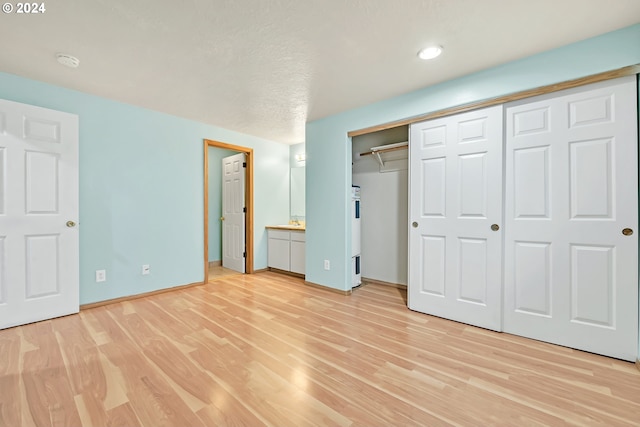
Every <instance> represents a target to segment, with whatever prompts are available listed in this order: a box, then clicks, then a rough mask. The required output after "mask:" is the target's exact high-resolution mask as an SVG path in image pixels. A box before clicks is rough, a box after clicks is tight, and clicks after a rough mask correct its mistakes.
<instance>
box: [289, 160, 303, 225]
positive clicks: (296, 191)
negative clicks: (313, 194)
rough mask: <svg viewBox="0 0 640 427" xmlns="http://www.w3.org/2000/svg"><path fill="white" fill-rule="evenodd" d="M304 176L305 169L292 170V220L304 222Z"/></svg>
mask: <svg viewBox="0 0 640 427" xmlns="http://www.w3.org/2000/svg"><path fill="white" fill-rule="evenodd" d="M304 174H305V168H304V167H301V168H291V183H290V187H289V188H290V192H291V193H290V197H291V204H290V212H289V213H290V215H291V219H298V220H301V221H304V187H305V184H304Z"/></svg>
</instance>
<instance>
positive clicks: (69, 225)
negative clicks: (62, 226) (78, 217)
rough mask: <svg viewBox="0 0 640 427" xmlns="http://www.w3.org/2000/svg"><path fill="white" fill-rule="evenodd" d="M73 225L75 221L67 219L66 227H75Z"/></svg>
mask: <svg viewBox="0 0 640 427" xmlns="http://www.w3.org/2000/svg"><path fill="white" fill-rule="evenodd" d="M75 226H76V223H75V222H73V221H67V227H69V228H73V227H75Z"/></svg>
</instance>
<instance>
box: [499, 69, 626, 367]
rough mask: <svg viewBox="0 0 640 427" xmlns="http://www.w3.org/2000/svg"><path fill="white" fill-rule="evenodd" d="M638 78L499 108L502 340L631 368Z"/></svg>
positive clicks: (620, 80)
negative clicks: (502, 122) (531, 342)
mask: <svg viewBox="0 0 640 427" xmlns="http://www.w3.org/2000/svg"><path fill="white" fill-rule="evenodd" d="M636 93H637V92H636V84H635V76H634V77H629V78H625V79H619V80H615V81H611V82H604V83H600V84H596V85H591V86H587V87H585V88H577V89H572V90H569V91H565V92H560V93H556V94H551V95H550V96H543V97H538V98H532V99H529V100H525V101H521V102H518V103H514V104H509V105H508V106H506V116H505V117H506V176H505V184H506V198H505V214H506V218H505V227H504V228H505V312H504V330H505V331H506V332H511V333H514V334H517V335H523V336H526V337H530V338H535V339H539V340H542V341H547V342H552V343H556V344H560V345H564V346H568V347H573V348H577V349H583V350H587V351H590V352H594V353H599V354H604V355H608V356H613V357H617V358H621V359H626V360H633V359H635V357H636V352H637V349H638V345H637V340H638V329H637V328H638V239H637V236H638V230H637V228H638V170H637V149H636V147H637V141H638V136H637V118H638V112H637V109H636V105H637V104H636Z"/></svg>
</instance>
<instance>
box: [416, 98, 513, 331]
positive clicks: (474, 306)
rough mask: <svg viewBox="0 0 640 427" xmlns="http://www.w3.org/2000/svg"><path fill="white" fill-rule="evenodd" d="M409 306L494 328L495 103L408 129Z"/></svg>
mask: <svg viewBox="0 0 640 427" xmlns="http://www.w3.org/2000/svg"><path fill="white" fill-rule="evenodd" d="M410 138H411V139H410V144H409V145H410V147H409V152H410V159H409V161H410V168H409V169H410V170H409V195H410V197H409V200H410V206H409V217H410V219H409V222H410V225H409V286H408V288H409V295H408V305H409V308H411V309H412V310H416V311H420V312H423V313H427V314H432V315H435V316H440V317H445V318H447V319H451V320H457V321H460V322H464V323H469V324H473V325H476V326H481V327H484V328H489V329H494V330H500V329H501V310H502V282H501V279H502V274H501V272H502V252H501V251H502V229H501V226H502V225H501V218H502V197H503V196H502V164H503V162H502V106H497V107H492V108H488V109H484V110H479V111H473V112H469V113H464V114H459V115H455V116H451V117H446V118H443V119H436V120H432V121H428V122H423V123H417V124H414V125H412V126H411V132H410Z"/></svg>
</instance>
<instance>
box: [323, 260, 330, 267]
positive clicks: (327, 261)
mask: <svg viewBox="0 0 640 427" xmlns="http://www.w3.org/2000/svg"><path fill="white" fill-rule="evenodd" d="M324 269H325V270H331V263H329V260H328V259H325V260H324Z"/></svg>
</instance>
